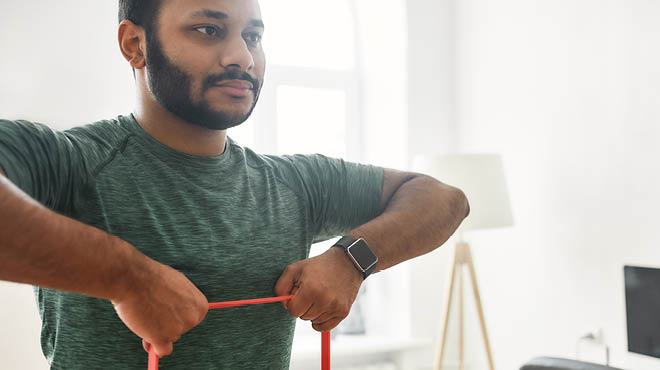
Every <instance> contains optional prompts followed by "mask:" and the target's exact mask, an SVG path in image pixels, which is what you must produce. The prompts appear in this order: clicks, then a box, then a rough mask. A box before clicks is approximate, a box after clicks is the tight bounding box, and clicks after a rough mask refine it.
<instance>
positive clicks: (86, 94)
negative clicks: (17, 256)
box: [0, 0, 133, 370]
mask: <svg viewBox="0 0 660 370" xmlns="http://www.w3.org/2000/svg"><path fill="white" fill-rule="evenodd" d="M116 28H117V3H116V1H87V2H82V1H78V0H58V1H57V2H44V1H21V0H3V1H2V3H1V4H0V50H2V51H1V53H2V57H1V58H0V71H1V72H0V117H1V118H4V119H19V118H22V119H30V120H34V121H38V122H43V123H47V124H50V125H51V126H53V127H56V128H59V129H65V128H69V127H72V126H75V125H78V124H83V123H90V122H94V121H96V120H98V119H103V118H108V117H114V116H116V115H117V114H126V113H129V112H130V111H131V109H132V106H133V93H132V91H133V77H132V74H131V71H130V68H129V67H128V66H127V65H126V64H125V63H123V62H122V61H123V59H122V56H121V54H120V52H119V49H118V48H117V47H108V45H116V43H117V41H116V39H117V35H116ZM99 66H103V67H99ZM71 76H75V78H72V77H71ZM39 330H40V321H39V315H38V312H37V308H36V304H35V301H34V295H33V294H32V288H31V287H29V286H25V285H18V284H11V283H5V282H0V369H30V370H39V369H47V368H48V365H47V363H46V361H45V359H44V356H43V354H42V353H41V348H40V345H39Z"/></svg>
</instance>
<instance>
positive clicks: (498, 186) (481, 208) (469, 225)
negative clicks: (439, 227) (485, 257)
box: [414, 154, 513, 370]
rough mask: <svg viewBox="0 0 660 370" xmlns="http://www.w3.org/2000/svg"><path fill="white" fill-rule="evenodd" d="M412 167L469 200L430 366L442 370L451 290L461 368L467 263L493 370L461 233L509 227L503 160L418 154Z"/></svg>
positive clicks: (469, 258) (460, 366) (471, 265)
mask: <svg viewBox="0 0 660 370" xmlns="http://www.w3.org/2000/svg"><path fill="white" fill-rule="evenodd" d="M414 169H415V170H416V171H418V172H421V173H427V174H429V175H432V176H434V177H435V178H437V179H439V180H440V181H442V182H445V183H447V184H449V185H452V186H456V187H458V188H460V189H461V190H463V192H465V194H466V195H467V198H468V200H469V202H470V216H468V218H466V219H465V221H463V224H462V225H461V227H460V229H459V231H458V235H459V238H458V242H457V243H456V246H455V249H454V253H453V255H452V257H451V259H450V263H449V266H448V274H447V280H446V287H445V299H444V308H443V312H442V318H441V320H442V321H441V327H440V333H439V335H438V344H437V347H436V352H435V362H434V364H433V370H441V369H443V366H444V362H443V360H444V358H445V347H446V343H447V329H448V326H449V316H450V315H449V314H450V311H451V307H452V301H453V299H454V293H455V292H457V293H458V369H459V370H463V368H464V352H465V351H464V300H463V292H464V290H463V280H464V279H463V276H464V273H463V270H464V268H466V267H467V269H468V272H469V274H470V280H471V287H472V293H473V295H474V301H475V304H476V311H477V314H478V316H479V324H480V328H481V334H482V336H483V339H484V345H485V348H486V356H487V357H488V366H489V369H490V370H494V369H495V366H494V364H493V355H492V353H491V349H490V342H489V340H488V332H487V330H486V322H485V318H484V312H483V307H482V304H481V296H480V295H479V287H478V285H477V276H476V272H475V268H474V263H473V259H472V253H471V252H470V245H469V244H468V243H467V242H465V241H464V240H463V232H464V231H468V230H480V229H489V228H497V227H506V226H511V225H513V218H512V216H511V206H510V204H509V194H508V191H507V187H506V182H505V180H504V170H503V166H502V160H501V158H500V156H499V155H497V154H456V155H445V156H418V157H416V158H415V161H414ZM456 283H458V289H454V287H455V285H456Z"/></svg>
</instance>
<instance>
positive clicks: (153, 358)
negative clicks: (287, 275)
mask: <svg viewBox="0 0 660 370" xmlns="http://www.w3.org/2000/svg"><path fill="white" fill-rule="evenodd" d="M291 298H293V296H292V295H287V296H281V297H270V298H259V299H245V300H242V301H228V302H213V303H209V310H213V309H217V308H227V307H239V306H245V305H249V304H264V303H273V302H282V301H288V300H289V299H291ZM148 370H158V355H156V352H155V351H154V346H151V347H150V348H149V367H148ZM321 370H330V332H329V331H324V332H323V333H321Z"/></svg>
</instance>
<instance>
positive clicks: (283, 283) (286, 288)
mask: <svg viewBox="0 0 660 370" xmlns="http://www.w3.org/2000/svg"><path fill="white" fill-rule="evenodd" d="M299 275H300V272H299V269H298V268H297V267H296V264H291V265H289V266H287V268H286V269H284V272H282V275H280V278H279V279H278V280H277V283H275V289H274V292H275V295H276V296H283V295H290V294H293V293H294V291H295V283H296V281H297V280H298V276H299ZM282 305H283V306H284V308H285V309H288V306H289V301H283V302H282Z"/></svg>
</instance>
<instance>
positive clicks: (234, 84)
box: [216, 80, 254, 90]
mask: <svg viewBox="0 0 660 370" xmlns="http://www.w3.org/2000/svg"><path fill="white" fill-rule="evenodd" d="M216 86H220V87H230V88H233V89H238V90H252V89H253V88H254V86H253V85H252V83H251V82H249V81H245V80H229V81H223V82H220V83H218V84H216Z"/></svg>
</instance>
